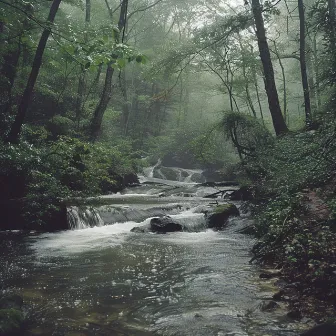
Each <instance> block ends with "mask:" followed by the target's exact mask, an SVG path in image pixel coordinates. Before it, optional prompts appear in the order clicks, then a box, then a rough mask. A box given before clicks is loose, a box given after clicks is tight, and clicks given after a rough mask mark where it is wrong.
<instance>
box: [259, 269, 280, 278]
mask: <svg viewBox="0 0 336 336" xmlns="http://www.w3.org/2000/svg"><path fill="white" fill-rule="evenodd" d="M279 276H281V270H276V269H267V270H264V271H263V272H262V273H261V274H260V275H259V278H260V279H272V278H276V277H279Z"/></svg>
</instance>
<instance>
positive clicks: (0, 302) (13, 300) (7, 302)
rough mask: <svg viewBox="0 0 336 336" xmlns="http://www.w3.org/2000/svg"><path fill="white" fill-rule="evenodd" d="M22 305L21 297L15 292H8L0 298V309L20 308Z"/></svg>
mask: <svg viewBox="0 0 336 336" xmlns="http://www.w3.org/2000/svg"><path fill="white" fill-rule="evenodd" d="M22 305H23V299H22V297H21V296H19V295H16V294H10V295H7V296H5V297H3V298H1V299H0V309H17V310H20V309H21V308H22Z"/></svg>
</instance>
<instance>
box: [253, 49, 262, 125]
mask: <svg viewBox="0 0 336 336" xmlns="http://www.w3.org/2000/svg"><path fill="white" fill-rule="evenodd" d="M251 55H254V50H253V46H251ZM252 75H253V81H254V89H255V91H256V95H257V101H258V106H259V111H260V117H261V120H262V123H263V125H265V120H264V113H263V109H262V105H261V100H260V94H259V86H258V77H257V70H256V66H255V63H254V62H252Z"/></svg>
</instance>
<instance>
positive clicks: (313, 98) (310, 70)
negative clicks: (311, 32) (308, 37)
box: [306, 41, 317, 119]
mask: <svg viewBox="0 0 336 336" xmlns="http://www.w3.org/2000/svg"><path fill="white" fill-rule="evenodd" d="M306 42H307V43H306V48H307V75H308V85H309V92H310V103H311V109H312V119H314V115H315V114H316V111H317V95H316V85H315V68H314V65H313V54H314V53H313V48H312V45H311V41H309V42H308V41H306Z"/></svg>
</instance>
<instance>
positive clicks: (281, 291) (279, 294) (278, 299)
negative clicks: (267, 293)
mask: <svg viewBox="0 0 336 336" xmlns="http://www.w3.org/2000/svg"><path fill="white" fill-rule="evenodd" d="M283 295H284V291H283V290H280V291H278V292H277V293H275V294H274V295H273V300H275V301H280V300H281V299H282V297H283Z"/></svg>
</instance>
